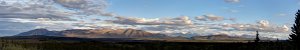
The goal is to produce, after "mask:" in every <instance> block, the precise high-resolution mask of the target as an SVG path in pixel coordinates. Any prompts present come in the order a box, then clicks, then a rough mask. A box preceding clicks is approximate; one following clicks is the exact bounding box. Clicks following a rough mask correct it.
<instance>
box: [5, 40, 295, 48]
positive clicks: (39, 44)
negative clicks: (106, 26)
mask: <svg viewBox="0 0 300 50" xmlns="http://www.w3.org/2000/svg"><path fill="white" fill-rule="evenodd" d="M294 48H296V47H293V46H292V45H290V44H289V43H288V42H260V43H242V42H234V43H229V42H209V41H208V42H100V41H96V42H80V41H78V42H73V41H72V42H69V41H57V40H1V42H0V50H296V49H294Z"/></svg>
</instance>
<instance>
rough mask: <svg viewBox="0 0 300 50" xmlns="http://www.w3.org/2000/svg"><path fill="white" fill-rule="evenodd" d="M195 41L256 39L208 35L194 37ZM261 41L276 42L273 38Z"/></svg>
mask: <svg viewBox="0 0 300 50" xmlns="http://www.w3.org/2000/svg"><path fill="white" fill-rule="evenodd" d="M191 39H193V40H254V39H255V37H245V36H229V35H226V34H219V35H208V36H194V37H191ZM260 39H261V40H276V39H273V38H267V37H260Z"/></svg>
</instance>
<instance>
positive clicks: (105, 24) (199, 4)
mask: <svg viewBox="0 0 300 50" xmlns="http://www.w3.org/2000/svg"><path fill="white" fill-rule="evenodd" d="M0 9H1V10H0V36H12V35H15V34H18V33H21V32H25V31H29V30H33V29H38V28H46V29H49V30H66V29H100V28H111V29H128V28H132V29H138V30H145V31H148V32H153V33H162V34H166V35H169V36H184V37H191V36H205V35H218V34H226V35H229V36H245V37H249V36H250V37H252V36H254V35H255V31H259V32H260V34H261V37H269V38H278V39H288V35H289V34H290V33H291V31H290V27H291V26H292V24H293V21H294V17H295V15H294V14H295V13H296V11H297V10H298V9H300V0H272V1H270V0H0Z"/></svg>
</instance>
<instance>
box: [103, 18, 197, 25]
mask: <svg viewBox="0 0 300 50" xmlns="http://www.w3.org/2000/svg"><path fill="white" fill-rule="evenodd" d="M116 18H117V20H107V21H108V22H112V23H117V24H127V25H192V24H193V22H192V21H191V20H190V19H189V17H188V16H181V17H177V18H160V19H158V18H157V19H145V18H134V17H116Z"/></svg>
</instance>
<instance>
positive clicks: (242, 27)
mask: <svg viewBox="0 0 300 50" xmlns="http://www.w3.org/2000/svg"><path fill="white" fill-rule="evenodd" d="M222 27H223V28H233V29H225V30H238V31H261V32H276V33H284V32H288V31H289V28H288V27H287V26H286V25H283V26H272V25H270V24H269V22H268V21H267V20H261V21H258V22H257V24H222Z"/></svg>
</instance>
